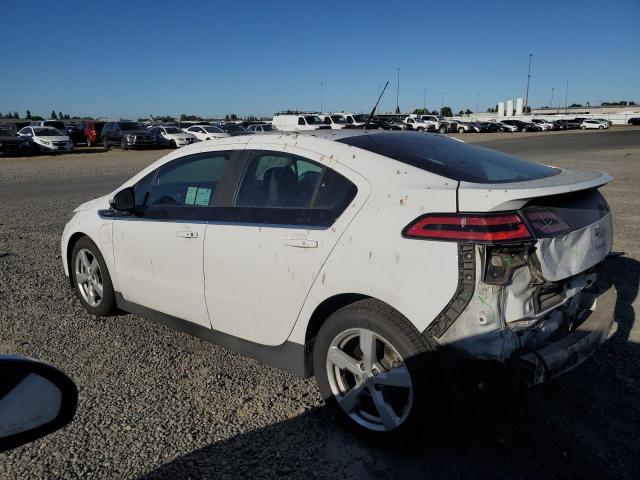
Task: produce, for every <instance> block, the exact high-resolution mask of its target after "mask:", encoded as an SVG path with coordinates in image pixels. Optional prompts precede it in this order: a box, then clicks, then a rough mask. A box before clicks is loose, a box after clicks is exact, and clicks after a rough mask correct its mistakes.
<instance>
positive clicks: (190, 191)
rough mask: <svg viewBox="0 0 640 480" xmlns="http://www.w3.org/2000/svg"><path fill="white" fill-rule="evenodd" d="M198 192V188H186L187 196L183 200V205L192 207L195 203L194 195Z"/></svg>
mask: <svg viewBox="0 0 640 480" xmlns="http://www.w3.org/2000/svg"><path fill="white" fill-rule="evenodd" d="M197 192H198V187H189V188H187V195H186V197H185V198H184V204H185V205H193V204H194V203H195V201H196V193H197Z"/></svg>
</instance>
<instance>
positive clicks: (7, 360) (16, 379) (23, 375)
mask: <svg viewBox="0 0 640 480" xmlns="http://www.w3.org/2000/svg"><path fill="white" fill-rule="evenodd" d="M77 405H78V389H77V387H76V385H75V383H74V382H73V380H71V379H70V378H69V377H68V376H67V375H65V374H64V373H63V372H61V371H60V370H58V369H57V368H55V367H53V366H51V365H47V364H46V363H41V362H38V361H36V360H32V359H30V358H25V357H18V356H14V355H0V452H5V451H7V450H11V449H13V448H16V447H19V446H21V445H24V444H26V443H29V442H32V441H34V440H36V439H38V438H41V437H44V436H46V435H49V434H50V433H52V432H55V431H56V430H59V429H60V428H62V427H64V426H65V425H67V424H69V423H70V422H71V421H72V420H73V417H74V416H75V413H76V408H77Z"/></svg>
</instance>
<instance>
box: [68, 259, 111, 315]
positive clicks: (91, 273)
mask: <svg viewBox="0 0 640 480" xmlns="http://www.w3.org/2000/svg"><path fill="white" fill-rule="evenodd" d="M75 277H76V284H77V285H78V291H79V292H80V295H82V298H83V299H84V301H85V302H87V304H88V305H89V306H90V307H97V306H98V305H100V303H101V302H102V298H103V295H104V293H103V292H104V288H103V284H102V272H101V271H100V264H99V263H98V259H97V258H96V257H95V255H93V253H91V251H90V250H87V249H86V248H83V249H81V250H80V251H79V252H78V254H77V255H76V261H75Z"/></svg>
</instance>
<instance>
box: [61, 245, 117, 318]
mask: <svg viewBox="0 0 640 480" xmlns="http://www.w3.org/2000/svg"><path fill="white" fill-rule="evenodd" d="M69 269H70V270H71V272H70V274H71V275H72V279H73V285H74V287H75V289H76V293H77V295H78V298H79V299H80V302H81V303H82V306H84V308H85V309H86V310H87V311H88V312H89V313H91V314H92V315H108V314H110V313H112V312H113V311H114V310H115V292H114V290H113V285H112V283H111V277H110V276H109V271H108V270H107V265H106V264H105V261H104V258H102V254H101V253H100V250H99V249H98V247H97V246H96V244H95V243H93V242H92V241H91V239H90V238H89V237H81V238H79V239H78V240H77V241H76V242H75V244H74V246H73V251H72V255H71V261H70V262H69Z"/></svg>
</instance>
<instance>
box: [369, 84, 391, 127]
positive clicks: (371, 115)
mask: <svg viewBox="0 0 640 480" xmlns="http://www.w3.org/2000/svg"><path fill="white" fill-rule="evenodd" d="M387 85H389V80H387V83H385V84H384V88H383V89H382V92H380V96H379V97H378V101H377V102H376V104H375V105H374V106H373V110H371V113H370V114H369V117H368V118H367V123H365V124H364V129H365V130H366V129H367V127H368V126H369V123H371V119H372V118H373V114H374V113H376V108H378V104H379V103H380V99H381V98H382V95H384V91H385V90H386V89H387Z"/></svg>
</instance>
